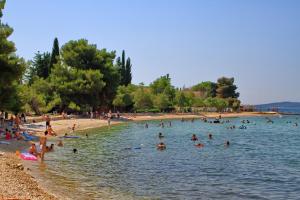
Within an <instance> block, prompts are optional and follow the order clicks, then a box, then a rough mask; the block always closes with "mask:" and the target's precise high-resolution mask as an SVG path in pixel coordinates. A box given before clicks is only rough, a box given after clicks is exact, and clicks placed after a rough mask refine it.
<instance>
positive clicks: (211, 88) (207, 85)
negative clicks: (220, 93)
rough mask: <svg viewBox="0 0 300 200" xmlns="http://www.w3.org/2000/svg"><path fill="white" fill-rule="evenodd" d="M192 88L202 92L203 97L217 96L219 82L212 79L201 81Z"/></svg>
mask: <svg viewBox="0 0 300 200" xmlns="http://www.w3.org/2000/svg"><path fill="white" fill-rule="evenodd" d="M192 90H193V91H197V92H200V93H201V96H202V97H203V98H207V97H216V90H217V84H216V83H214V82H211V81H206V82H201V83H199V84H197V85H195V86H193V87H192Z"/></svg>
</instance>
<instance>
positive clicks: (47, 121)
mask: <svg viewBox="0 0 300 200" xmlns="http://www.w3.org/2000/svg"><path fill="white" fill-rule="evenodd" d="M45 120H46V129H48V127H49V126H50V121H51V119H50V117H49V115H46V119H45Z"/></svg>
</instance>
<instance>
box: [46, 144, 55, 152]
mask: <svg viewBox="0 0 300 200" xmlns="http://www.w3.org/2000/svg"><path fill="white" fill-rule="evenodd" d="M53 150H54V144H51V145H50V146H46V152H50V151H53Z"/></svg>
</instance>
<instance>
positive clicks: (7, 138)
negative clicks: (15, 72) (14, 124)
mask: <svg viewBox="0 0 300 200" xmlns="http://www.w3.org/2000/svg"><path fill="white" fill-rule="evenodd" d="M5 139H6V140H10V139H12V137H11V132H10V131H9V130H7V129H6V133H5Z"/></svg>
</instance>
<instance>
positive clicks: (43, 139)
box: [40, 131, 48, 161]
mask: <svg viewBox="0 0 300 200" xmlns="http://www.w3.org/2000/svg"><path fill="white" fill-rule="evenodd" d="M47 135H48V131H45V135H44V136H41V137H40V149H41V160H42V161H43V160H44V155H45V153H46V151H47V149H46V144H47Z"/></svg>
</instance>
